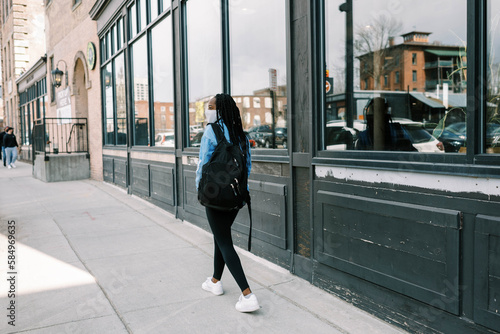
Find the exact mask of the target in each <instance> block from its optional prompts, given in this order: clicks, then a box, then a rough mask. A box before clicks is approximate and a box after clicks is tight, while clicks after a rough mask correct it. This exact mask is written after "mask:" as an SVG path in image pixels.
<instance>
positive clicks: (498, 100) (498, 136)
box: [484, 1, 500, 154]
mask: <svg viewBox="0 0 500 334" xmlns="http://www.w3.org/2000/svg"><path fill="white" fill-rule="evenodd" d="M488 16H489V17H488V29H487V31H488V47H487V48H486V49H487V50H488V54H487V57H488V58H487V61H488V63H487V64H488V66H487V82H488V92H487V94H488V98H487V100H486V117H485V120H486V124H485V129H484V135H485V137H486V138H485V144H486V153H496V154H498V153H500V111H499V110H498V108H499V105H500V27H499V23H500V3H499V2H498V1H489V2H488Z"/></svg>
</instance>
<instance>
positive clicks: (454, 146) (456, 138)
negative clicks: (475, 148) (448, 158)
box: [433, 122, 467, 153]
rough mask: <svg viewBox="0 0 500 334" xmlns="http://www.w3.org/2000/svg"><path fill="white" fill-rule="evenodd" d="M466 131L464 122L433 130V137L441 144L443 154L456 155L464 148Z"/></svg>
mask: <svg viewBox="0 0 500 334" xmlns="http://www.w3.org/2000/svg"><path fill="white" fill-rule="evenodd" d="M466 131H467V127H466V125H465V122H457V123H453V124H450V125H448V126H447V127H445V128H444V129H439V128H436V129H434V131H433V135H434V136H435V137H436V138H437V139H438V140H440V141H441V142H442V143H443V146H444V151H445V152H452V153H456V152H458V151H459V150H460V148H461V147H464V146H465V140H466V138H467V137H466Z"/></svg>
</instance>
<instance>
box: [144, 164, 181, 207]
mask: <svg viewBox="0 0 500 334" xmlns="http://www.w3.org/2000/svg"><path fill="white" fill-rule="evenodd" d="M149 172H150V185H151V198H153V199H155V200H157V201H160V202H163V203H166V204H169V205H174V204H175V194H174V189H175V187H174V184H175V183H174V170H173V168H171V167H165V166H158V165H150V166H149Z"/></svg>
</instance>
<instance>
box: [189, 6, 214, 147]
mask: <svg viewBox="0 0 500 334" xmlns="http://www.w3.org/2000/svg"><path fill="white" fill-rule="evenodd" d="M186 7H187V42H188V47H187V49H188V70H189V73H188V79H189V138H190V143H191V146H194V147H199V146H200V141H201V136H202V135H203V129H204V125H206V122H205V108H206V105H207V104H208V101H209V100H210V98H211V96H213V95H215V94H217V93H220V92H222V68H221V63H222V60H221V59H222V58H221V27H220V22H221V17H220V1H219V0H189V1H188V2H187V3H186ZM200 55H203V56H200Z"/></svg>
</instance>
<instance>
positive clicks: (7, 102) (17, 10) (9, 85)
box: [0, 0, 45, 143]
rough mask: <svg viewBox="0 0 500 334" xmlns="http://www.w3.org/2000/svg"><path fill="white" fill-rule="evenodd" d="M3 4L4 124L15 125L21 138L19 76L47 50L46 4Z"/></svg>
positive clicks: (31, 0)
mask: <svg viewBox="0 0 500 334" xmlns="http://www.w3.org/2000/svg"><path fill="white" fill-rule="evenodd" d="M1 4H2V5H1V12H2V14H1V31H0V38H1V41H0V47H1V59H2V97H3V101H4V108H2V111H1V112H0V113H2V114H3V123H4V125H9V126H12V127H14V133H15V134H16V136H17V137H18V138H20V135H21V128H22V125H23V124H22V120H21V117H20V116H19V113H18V104H19V94H18V90H17V88H16V80H17V79H18V78H19V77H20V76H21V75H22V74H23V73H25V72H26V71H27V70H28V69H29V68H30V67H31V66H32V65H34V64H35V63H36V62H38V60H39V59H40V57H42V56H43V55H44V54H45V33H44V30H43V29H44V21H45V18H44V10H45V8H44V6H43V5H41V4H40V1H35V0H2V2H1ZM28 22H29V24H28ZM23 143H24V142H23Z"/></svg>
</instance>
